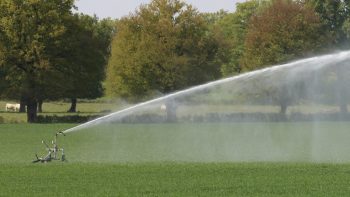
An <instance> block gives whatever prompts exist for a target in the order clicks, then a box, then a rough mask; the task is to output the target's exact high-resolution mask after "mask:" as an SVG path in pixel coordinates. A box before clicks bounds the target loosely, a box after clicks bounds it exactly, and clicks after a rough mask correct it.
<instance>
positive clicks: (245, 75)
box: [63, 51, 350, 133]
mask: <svg viewBox="0 0 350 197" xmlns="http://www.w3.org/2000/svg"><path fill="white" fill-rule="evenodd" d="M337 56H339V57H340V58H339V60H340V61H344V60H346V58H349V56H350V51H345V52H340V53H336V54H331V55H323V56H318V57H312V58H307V59H302V60H298V61H295V62H291V63H287V64H282V65H276V66H272V67H268V68H263V69H260V70H256V71H252V72H248V73H243V74H241V75H237V76H233V77H229V78H225V79H220V80H217V81H212V82H209V83H206V84H203V85H199V86H195V87H191V88H188V89H185V90H182V91H178V92H175V93H172V94H168V95H165V96H163V97H159V98H156V99H153V100H149V101H146V102H142V103H139V104H136V105H134V106H131V107H128V108H125V109H122V110H120V111H117V112H114V113H111V114H108V115H106V116H103V117H100V118H97V119H94V120H92V121H89V122H86V123H83V124H81V125H78V126H76V127H73V128H70V129H67V130H65V131H63V133H70V132H73V131H78V130H81V129H83V128H87V127H89V126H93V125H97V124H100V123H103V122H104V121H105V120H108V119H109V118H111V117H114V116H118V115H123V114H127V113H130V112H132V111H133V110H135V109H139V108H141V107H144V106H146V105H150V104H155V103H157V102H162V101H164V100H166V99H170V98H175V97H177V96H180V95H181V96H182V95H187V94H189V93H194V92H196V91H200V90H203V89H205V88H207V87H213V86H217V85H221V84H225V83H228V82H232V81H234V80H239V79H242V78H249V77H252V76H255V75H257V74H263V73H266V72H272V71H276V70H282V69H286V68H289V67H293V66H297V65H305V63H311V62H313V61H316V60H319V59H324V60H327V59H328V58H332V57H337ZM321 64H322V62H321Z"/></svg>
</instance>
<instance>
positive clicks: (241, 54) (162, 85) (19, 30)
mask: <svg viewBox="0 0 350 197" xmlns="http://www.w3.org/2000/svg"><path fill="white" fill-rule="evenodd" d="M73 9H74V0H46V1H37V0H1V1H0V10H1V12H0V97H1V98H7V99H16V100H20V101H21V103H22V106H24V105H23V104H25V105H26V106H27V114H28V121H29V122H35V120H36V112H37V111H36V109H37V104H38V103H39V104H40V103H42V101H43V100H56V99H61V98H70V99H72V103H73V105H72V108H71V109H70V111H74V108H75V107H74V106H75V103H76V99H77V98H96V97H99V96H101V95H102V94H103V86H102V84H103V82H104V81H105V84H106V86H105V87H106V93H107V95H109V96H113V97H114V96H118V97H123V98H126V99H128V100H130V101H139V100H143V99H147V98H149V97H153V96H155V95H157V94H166V93H169V92H173V91H176V90H179V89H184V88H186V87H189V86H194V85H198V84H201V83H203V82H206V81H212V80H216V79H219V78H221V77H225V76H232V75H236V74H238V73H241V72H246V71H250V70H255V69H259V68H262V67H266V66H269V65H274V64H277V63H284V62H288V61H291V60H294V59H297V58H302V57H307V56H311V55H315V54H319V53H325V52H328V51H330V50H334V49H345V48H348V46H349V37H350V1H349V0H248V1H246V2H244V3H239V4H237V9H236V11H235V12H233V13H227V12H224V11H220V12H218V13H200V12H198V10H196V9H195V8H193V7H192V6H191V5H189V4H186V3H185V2H184V1H181V0H152V1H151V3H149V4H146V5H142V6H140V7H139V9H138V10H137V11H135V13H132V14H130V15H129V16H126V17H124V18H121V19H120V20H117V21H113V20H109V19H105V20H98V19H97V18H96V17H90V16H86V15H81V14H74V13H72V10H73ZM107 63H108V66H107V68H106V64H107ZM106 73H107V74H106ZM281 107H282V108H283V109H282V111H285V108H286V107H285V106H281ZM172 108H173V107H168V109H172ZM169 114H171V112H169Z"/></svg>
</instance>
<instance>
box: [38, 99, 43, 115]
mask: <svg viewBox="0 0 350 197" xmlns="http://www.w3.org/2000/svg"><path fill="white" fill-rule="evenodd" d="M42 112H43V100H41V99H40V100H38V113H42Z"/></svg>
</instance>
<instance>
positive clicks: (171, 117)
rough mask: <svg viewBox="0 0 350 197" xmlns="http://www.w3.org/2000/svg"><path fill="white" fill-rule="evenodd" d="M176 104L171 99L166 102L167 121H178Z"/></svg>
mask: <svg viewBox="0 0 350 197" xmlns="http://www.w3.org/2000/svg"><path fill="white" fill-rule="evenodd" d="M176 108H177V107H176V105H175V104H174V103H173V102H172V101H170V102H167V103H166V112H167V113H166V114H167V116H166V121H167V122H176V121H177V117H176Z"/></svg>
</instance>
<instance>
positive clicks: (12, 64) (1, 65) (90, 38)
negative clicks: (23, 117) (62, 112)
mask: <svg viewBox="0 0 350 197" xmlns="http://www.w3.org/2000/svg"><path fill="white" fill-rule="evenodd" d="M73 8H74V0H64V1H62V0H48V1H36V0H1V1H0V10H1V12H0V84H1V85H0V96H1V98H7V99H16V100H20V101H21V106H22V107H23V106H25V105H26V106H27V116H28V122H35V121H36V116H37V105H38V103H39V105H40V104H41V103H42V102H43V100H57V99H61V98H70V99H72V101H73V102H72V108H71V109H70V110H71V111H74V110H75V109H74V107H75V106H74V105H75V103H76V99H77V98H97V97H99V96H101V95H102V93H103V89H102V85H101V83H102V80H103V79H104V75H105V73H104V71H105V65H106V63H107V61H108V56H109V51H110V50H109V46H110V40H111V37H112V34H113V32H114V22H113V21H111V20H108V19H106V20H102V21H99V20H98V19H97V18H96V17H90V16H86V15H81V14H73V13H72V10H73ZM39 108H40V107H39Z"/></svg>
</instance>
